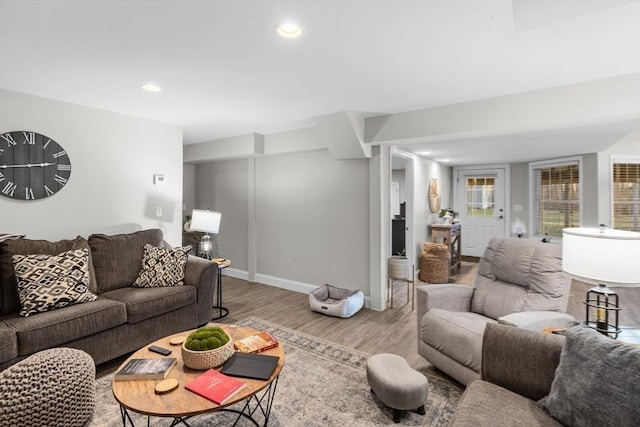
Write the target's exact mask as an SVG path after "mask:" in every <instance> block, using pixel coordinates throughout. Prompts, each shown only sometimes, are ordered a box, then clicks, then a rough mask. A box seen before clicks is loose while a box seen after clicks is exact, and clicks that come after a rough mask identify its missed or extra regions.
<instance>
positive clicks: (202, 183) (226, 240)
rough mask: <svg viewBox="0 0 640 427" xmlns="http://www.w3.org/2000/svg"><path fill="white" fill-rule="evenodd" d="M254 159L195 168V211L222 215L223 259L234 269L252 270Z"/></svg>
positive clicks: (205, 164) (221, 247)
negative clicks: (251, 178) (250, 173)
mask: <svg viewBox="0 0 640 427" xmlns="http://www.w3.org/2000/svg"><path fill="white" fill-rule="evenodd" d="M250 161H251V159H238V160H228V161H222V162H211V163H203V164H198V165H196V166H195V168H196V182H195V202H194V208H196V209H209V210H212V211H216V212H220V213H221V214H222V218H221V219H220V233H219V234H218V236H217V242H218V249H219V251H220V256H221V257H223V258H228V259H230V260H231V262H232V267H233V268H235V269H239V270H242V271H248V270H249V249H248V242H249V177H248V171H249V162H250Z"/></svg>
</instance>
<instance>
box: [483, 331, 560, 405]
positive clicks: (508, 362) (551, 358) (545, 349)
mask: <svg viewBox="0 0 640 427" xmlns="http://www.w3.org/2000/svg"><path fill="white" fill-rule="evenodd" d="M564 341H565V339H564V336H561V335H554V334H542V333H540V332H533V331H529V330H526V329H521V328H514V327H513V326H506V325H499V324H495V323H494V324H492V323H488V324H487V326H486V328H485V330H484V336H483V340H482V370H481V377H482V379H483V380H485V381H489V382H492V383H494V384H496V385H499V386H501V387H504V388H506V389H508V390H511V391H513V392H514V393H517V394H521V395H523V396H525V397H527V398H529V399H532V400H540V399H541V398H543V397H544V396H546V395H547V394H549V390H550V388H551V383H552V382H553V378H554V376H555V371H556V367H557V366H558V363H559V362H560V353H561V352H562V347H563V346H564Z"/></svg>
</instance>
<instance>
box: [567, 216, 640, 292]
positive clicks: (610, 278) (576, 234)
mask: <svg viewBox="0 0 640 427" xmlns="http://www.w3.org/2000/svg"><path fill="white" fill-rule="evenodd" d="M562 269H563V270H564V271H565V272H567V273H569V274H571V275H573V276H576V277H577V278H580V279H586V280H588V281H597V282H598V283H604V284H607V285H610V286H617V287H621V286H640V233H636V232H633V231H624V230H611V229H604V230H601V229H599V228H583V227H581V228H565V229H563V230H562Z"/></svg>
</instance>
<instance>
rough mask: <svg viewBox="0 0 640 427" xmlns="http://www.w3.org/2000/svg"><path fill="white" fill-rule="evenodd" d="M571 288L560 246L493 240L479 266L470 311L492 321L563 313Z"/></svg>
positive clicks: (526, 241)
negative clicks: (520, 314)
mask: <svg viewBox="0 0 640 427" xmlns="http://www.w3.org/2000/svg"><path fill="white" fill-rule="evenodd" d="M568 284H569V282H568V280H567V277H566V276H565V274H564V273H563V272H562V247H561V246H560V245H554V244H549V243H542V242H533V241H531V240H529V239H515V238H507V239H497V238H493V239H491V240H490V241H489V244H488V245H487V248H486V249H485V252H484V254H483V255H482V259H481V260H480V264H479V265H478V277H477V279H476V284H475V291H474V294H473V299H472V300H471V311H473V312H475V313H479V314H483V315H485V316H488V317H491V318H492V319H497V318H499V317H502V316H505V315H507V314H511V313H516V312H520V311H546V310H549V311H564V310H565V309H566V304H567V297H568Z"/></svg>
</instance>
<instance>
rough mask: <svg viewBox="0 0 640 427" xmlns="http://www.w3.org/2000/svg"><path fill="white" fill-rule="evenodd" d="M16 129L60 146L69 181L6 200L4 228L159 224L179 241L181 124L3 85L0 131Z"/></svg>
mask: <svg viewBox="0 0 640 427" xmlns="http://www.w3.org/2000/svg"><path fill="white" fill-rule="evenodd" d="M15 130H31V131H34V132H37V133H41V134H44V135H46V136H48V137H50V138H52V139H54V140H55V141H56V142H58V143H59V144H60V145H62V146H63V147H64V149H65V150H66V151H67V153H68V154H69V158H70V160H71V168H72V170H71V178H70V180H69V183H68V184H66V185H65V187H64V188H63V189H62V190H61V191H60V192H58V193H56V194H54V195H53V196H51V197H48V198H45V199H41V200H36V201H19V200H12V199H9V198H6V197H0V232H3V233H23V234H26V235H27V237H29V238H35V239H50V240H58V239H64V238H73V237H75V236H76V235H78V234H79V235H83V236H88V235H89V234H91V233H97V232H103V233H120V232H128V231H133V230H139V229H146V228H161V229H162V230H163V232H164V234H165V239H166V240H167V241H168V242H169V243H171V244H173V245H179V244H180V243H181V240H182V238H181V223H182V179H183V176H182V131H181V129H180V128H178V127H177V126H174V125H169V124H165V123H159V122H154V121H150V120H145V119H140V118H136V117H131V116H125V115H122V114H116V113H110V112H107V111H102V110H98V109H94V108H88V107H83V106H79V105H75V104H69V103H64V102H59V101H54V100H50V99H46V98H40V97H35V96H31V95H26V94H21V93H16V92H11V91H6V90H1V89H0V133H4V132H9V131H15ZM154 174H164V176H165V182H166V183H165V185H164V186H155V185H154V184H153V175H154ZM157 206H160V207H162V210H163V216H162V217H161V218H156V216H155V210H156V209H155V208H156V207H157Z"/></svg>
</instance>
